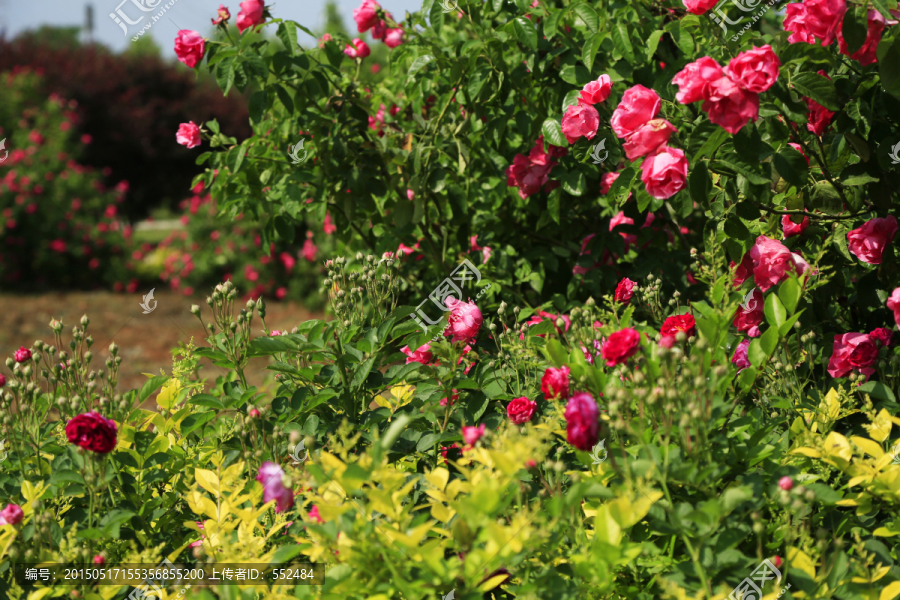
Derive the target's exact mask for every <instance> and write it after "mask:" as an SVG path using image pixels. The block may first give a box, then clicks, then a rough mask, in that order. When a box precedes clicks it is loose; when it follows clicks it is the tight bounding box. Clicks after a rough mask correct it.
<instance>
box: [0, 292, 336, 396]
mask: <svg viewBox="0 0 900 600" xmlns="http://www.w3.org/2000/svg"><path fill="white" fill-rule="evenodd" d="M148 291H149V290H141V291H139V292H138V293H136V294H114V293H111V292H64V293H49V294H42V295H37V296H25V295H23V296H19V295H9V294H0V372H3V373H5V374H6V375H7V376H9V370H8V369H7V368H6V365H5V364H3V363H5V361H6V357H7V356H12V355H13V352H15V351H16V349H18V348H19V347H20V346H25V347H26V348H30V347H31V345H32V344H33V343H34V341H35V340H43V341H44V342H47V343H51V344H52V343H55V342H54V336H53V332H52V331H51V330H50V327H49V323H50V320H51V319H53V318H56V319H61V320H62V322H63V324H64V325H65V326H66V327H65V328H64V329H63V332H62V335H63V343H64V344H66V345H67V344H68V342H69V340H70V339H72V338H71V336H72V327H74V326H75V325H78V323H79V321H80V320H81V316H82V315H85V314H86V315H88V317H89V318H90V320H91V322H90V325H89V327H88V335H91V336H93V338H94V346H93V352H94V356H95V358H94V360H93V361H92V362H91V365H92V366H93V367H94V368H95V369H97V370H99V369H101V368H102V369H105V368H106V367H105V366H104V362H105V361H106V358H107V357H108V356H109V344H110V343H111V342H113V341H115V342H116V344H117V345H118V346H119V355H120V356H121V357H122V364H121V366H120V369H119V384H118V386H117V391H118V392H119V393H124V392H127V391H128V390H131V389H134V388H140V386H141V385H143V383H144V381H146V380H147V378H146V377H145V376H144V375H142V373H152V374H154V375H159V374H160V372H159V370H160V369H164V370H165V372H166V374H167V375H169V374H171V372H172V354H171V350H172V349H174V348H177V347H178V345H179V343H184V344H187V343H188V342H189V341H190V340H191V337H192V336H193V338H194V345H195V346H197V347H200V346H206V342H205V341H204V331H203V328H202V327H201V326H200V321H199V320H198V319H197V318H196V317H195V316H194V315H192V314H191V312H190V309H191V305H192V304H198V305H199V306H200V309H201V311H202V313H201V314H202V315H203V316H204V321H205V322H207V323H208V322H209V317H210V314H211V313H210V308H209V306H208V305H207V304H206V297H205V296H202V297H201V296H184V295H181V294H174V293H171V292H167V291H165V290H160V289H157V290H156V291H155V292H154V298H155V300H156V302H157V305H156V308H155V309H154V310H153V311H152V312H150V313H149V314H146V315H145V314H144V311H143V309H142V308H141V307H140V303H141V302H142V300H143V294H146V293H147V292H148ZM152 305H153V304H152V302H151V303H150V306H152ZM317 318H318V319H321V318H323V316H322V315H321V314H314V313H310V312H309V311H307V310H306V309H304V308H303V307H302V306H299V305H297V304H291V303H279V302H271V303H268V304H267V314H266V323H267V324H268V325H269V328H270V329H280V330H285V329H287V330H288V331H290V330H291V329H292V328H294V327H296V326H297V325H299V324H300V323H302V322H303V321H306V320H309V319H317ZM253 328H254V334H255V335H262V322H261V321H260V320H259V318H258V317H257V318H254V320H253ZM66 350H68V348H66ZM202 364H203V365H204V367H203V368H202V369H201V370H200V375H201V377H205V378H207V379H208V380H209V381H214V380H215V378H216V377H218V376H219V375H221V371H220V370H219V369H218V368H217V367H215V366H213V365H212V364H211V363H210V362H209V361H207V360H205V359H204V360H203V363H202ZM266 364H267V359H265V358H257V359H252V360H251V361H250V364H249V366H248V368H247V371H246V374H247V379H248V383H249V384H250V385H257V386H258V385H260V384H261V383H262V382H263V380H264V378H265V377H266V376H271V375H272V373H271V372H270V371H265V367H266Z"/></svg>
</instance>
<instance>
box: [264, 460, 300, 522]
mask: <svg viewBox="0 0 900 600" xmlns="http://www.w3.org/2000/svg"><path fill="white" fill-rule="evenodd" d="M256 480H257V481H258V482H260V483H261V484H262V486H263V502H271V501H272V500H274V501H275V512H283V511H286V510H287V509H289V508H290V507H292V506H293V505H294V492H292V491H291V490H290V489H288V488H286V487H285V486H284V471H282V470H281V467H279V466H278V465H276V464H275V463H273V462H269V461H266V462H264V463H263V464H262V465H261V466H260V467H259V474H258V475H257V476H256Z"/></svg>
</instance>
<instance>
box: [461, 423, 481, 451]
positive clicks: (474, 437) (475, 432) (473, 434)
mask: <svg viewBox="0 0 900 600" xmlns="http://www.w3.org/2000/svg"><path fill="white" fill-rule="evenodd" d="M462 437H463V442H465V443H466V444H468V445H469V446H474V445H475V442H477V441H478V440H480V439H481V438H482V437H484V424H483V423H482V424H481V425H479V426H478V427H475V426H473V425H469V426H467V427H463V428H462Z"/></svg>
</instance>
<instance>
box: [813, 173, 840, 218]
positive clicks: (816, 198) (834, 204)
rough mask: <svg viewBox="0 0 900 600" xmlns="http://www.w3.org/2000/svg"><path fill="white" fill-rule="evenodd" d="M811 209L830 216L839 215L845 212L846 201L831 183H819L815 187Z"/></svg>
mask: <svg viewBox="0 0 900 600" xmlns="http://www.w3.org/2000/svg"><path fill="white" fill-rule="evenodd" d="M809 207H810V208H817V209H819V210H821V211H822V212H823V213H826V214H829V215H838V214H840V213H842V212H844V201H843V200H841V195H840V194H839V193H838V191H837V190H836V189H835V188H834V186H833V185H831V183H830V182H828V181H817V182H816V184H815V185H814V186H813V190H812V197H811V198H810V203H809Z"/></svg>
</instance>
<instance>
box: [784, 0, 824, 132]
mask: <svg viewBox="0 0 900 600" xmlns="http://www.w3.org/2000/svg"><path fill="white" fill-rule="evenodd" d="M788 6H793V5H792V4H789V5H788ZM818 73H819V75H822V76H823V77H827V78H828V79H829V80H830V79H831V77H828V74H827V73H825V71H819V72H818ZM804 100H805V101H806V109H807V113H806V120H807V121H808V122H807V123H806V128H807V129H808V130H809V131H810V132H811V133H814V134H816V135H822V134H823V133H825V130H826V129H828V126H829V125H831V117H833V116H834V113H833V112H831V111H830V110H828V109H827V108H825V107H824V106H822V105H821V104H819V103H818V102H816V101H815V100H813V99H812V98H804Z"/></svg>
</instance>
